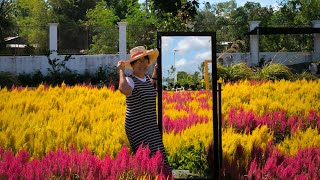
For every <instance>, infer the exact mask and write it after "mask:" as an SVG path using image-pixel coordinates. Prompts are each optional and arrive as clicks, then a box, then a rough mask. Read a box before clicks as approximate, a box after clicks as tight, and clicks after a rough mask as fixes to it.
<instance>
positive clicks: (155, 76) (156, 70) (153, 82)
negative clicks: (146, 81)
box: [151, 64, 158, 90]
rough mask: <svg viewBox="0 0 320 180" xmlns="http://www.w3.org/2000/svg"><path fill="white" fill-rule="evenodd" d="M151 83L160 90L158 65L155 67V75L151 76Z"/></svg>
mask: <svg viewBox="0 0 320 180" xmlns="http://www.w3.org/2000/svg"><path fill="white" fill-rule="evenodd" d="M151 83H152V84H153V86H154V87H155V88H156V90H158V64H156V65H154V68H153V73H152V76H151Z"/></svg>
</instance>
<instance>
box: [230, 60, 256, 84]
mask: <svg viewBox="0 0 320 180" xmlns="http://www.w3.org/2000/svg"><path fill="white" fill-rule="evenodd" d="M226 73H227V74H226V78H227V80H229V81H238V80H240V79H252V78H253V77H254V72H253V71H252V69H251V68H250V67H249V66H247V64H245V63H238V64H233V65H232V66H230V67H229V68H227V70H226Z"/></svg>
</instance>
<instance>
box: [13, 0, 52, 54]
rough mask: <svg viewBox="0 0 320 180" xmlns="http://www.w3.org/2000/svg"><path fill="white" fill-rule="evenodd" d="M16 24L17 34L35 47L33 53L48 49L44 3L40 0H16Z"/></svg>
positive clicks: (46, 15) (45, 7) (41, 52)
mask: <svg viewBox="0 0 320 180" xmlns="http://www.w3.org/2000/svg"><path fill="white" fill-rule="evenodd" d="M16 6H17V14H18V16H17V18H16V19H17V26H18V27H19V32H18V34H19V36H21V37H23V38H24V39H26V40H27V44H28V45H30V46H33V47H35V52H34V53H35V54H43V53H44V52H45V51H46V50H47V49H48V39H49V36H48V28H47V27H48V23H49V16H48V11H47V6H46V3H45V2H44V1H42V0H17V2H16Z"/></svg>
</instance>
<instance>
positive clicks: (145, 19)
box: [125, 2, 157, 49]
mask: <svg viewBox="0 0 320 180" xmlns="http://www.w3.org/2000/svg"><path fill="white" fill-rule="evenodd" d="M128 8H129V9H128V13H127V16H126V20H125V21H127V22H128V28H127V34H128V41H127V42H128V49H131V48H133V47H135V46H138V45H145V46H148V48H156V46H157V45H156V43H157V41H156V36H157V33H156V32H157V29H156V21H157V19H156V17H155V15H154V14H152V13H148V11H147V10H146V9H142V8H141V5H140V4H139V3H138V2H136V3H133V4H131V5H130V6H129V7H128Z"/></svg>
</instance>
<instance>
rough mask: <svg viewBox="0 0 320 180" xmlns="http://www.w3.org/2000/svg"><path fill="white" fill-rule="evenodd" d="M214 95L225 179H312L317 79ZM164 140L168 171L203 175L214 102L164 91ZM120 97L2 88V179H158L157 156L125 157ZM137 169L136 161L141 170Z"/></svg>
mask: <svg viewBox="0 0 320 180" xmlns="http://www.w3.org/2000/svg"><path fill="white" fill-rule="evenodd" d="M222 88H223V90H222V113H223V132H222V146H223V147H222V148H223V165H222V172H221V174H222V176H223V178H225V179H230V178H231V179H238V178H249V179H253V178H254V179H274V178H277V179H293V178H296V179H319V177H320V90H319V89H320V80H317V81H306V80H299V81H285V80H281V81H275V82H271V81H266V82H253V81H239V82H237V83H227V84H225V85H223V87H222ZM163 97H164V99H163V129H164V134H163V141H164V145H165V148H166V150H167V153H168V160H169V163H170V165H171V167H172V168H173V169H188V170H191V171H193V172H197V173H200V174H209V173H210V171H212V166H213V163H214V162H213V161H212V159H213V154H212V141H213V132H212V112H211V111H212V110H211V109H212V102H211V101H210V100H208V97H209V99H210V95H207V94H206V92H205V91H182V92H168V91H164V92H163ZM124 118H125V96H124V95H122V94H121V93H120V92H119V91H115V90H113V89H112V88H100V89H98V88H95V87H90V86H72V87H68V86H66V85H64V84H62V85H61V86H59V87H45V86H43V85H40V86H39V87H37V88H36V89H27V88H12V89H2V90H0V128H1V130H0V179H3V178H4V179H17V178H22V179H55V178H56V179H68V178H69V179H166V177H165V175H164V173H163V172H162V171H161V163H160V162H161V159H162V157H161V155H160V154H156V155H155V156H152V157H149V155H148V154H149V151H148V149H147V148H143V147H141V148H140V149H139V151H138V153H137V154H135V155H133V154H132V153H131V151H130V146H129V143H128V140H127V138H126V134H125V130H124ZM141 162H143V163H141Z"/></svg>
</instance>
